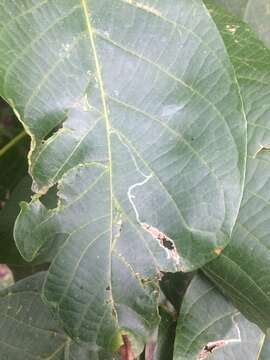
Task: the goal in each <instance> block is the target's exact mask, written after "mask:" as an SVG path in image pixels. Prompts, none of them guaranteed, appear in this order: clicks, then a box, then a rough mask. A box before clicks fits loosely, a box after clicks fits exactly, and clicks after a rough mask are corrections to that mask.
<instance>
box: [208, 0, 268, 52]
mask: <svg viewBox="0 0 270 360" xmlns="http://www.w3.org/2000/svg"><path fill="white" fill-rule="evenodd" d="M214 2H215V3H216V4H217V5H222V6H223V7H224V8H225V9H227V10H228V11H230V12H232V13H235V14H237V15H239V16H240V17H241V18H242V19H243V20H244V21H246V22H247V23H248V24H249V25H250V26H251V27H252V28H253V29H254V30H255V31H256V33H257V35H258V36H259V38H260V39H261V40H262V41H264V43H265V44H266V45H267V46H268V47H269V46H270V21H269V20H270V1H269V0H256V1H254V0H238V1H235V0H214Z"/></svg>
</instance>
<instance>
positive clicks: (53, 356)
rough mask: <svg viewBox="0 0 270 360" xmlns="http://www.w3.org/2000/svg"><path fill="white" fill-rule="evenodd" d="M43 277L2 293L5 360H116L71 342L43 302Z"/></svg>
mask: <svg viewBox="0 0 270 360" xmlns="http://www.w3.org/2000/svg"><path fill="white" fill-rule="evenodd" d="M43 280H44V273H39V274H36V275H34V276H32V277H29V278H27V279H25V280H22V281H21V282H18V283H16V285H14V286H13V287H11V288H8V289H6V290H2V291H0V313H1V317H0V326H1V332H0V353H1V358H2V359H5V360H9V359H10V360H21V359H27V360H37V359H43V360H63V359H65V360H78V359H80V360H89V359H91V360H114V359H115V360H116V358H117V355H112V354H105V353H104V352H99V351H93V350H91V349H90V348H88V347H87V346H82V345H80V344H76V343H74V342H72V341H71V339H70V338H69V337H68V336H67V335H66V334H64V333H63V331H62V329H61V328H60V326H59V324H58V323H57V322H56V321H55V319H54V318H53V316H52V314H51V313H50V312H49V311H48V308H47V307H46V306H45V305H44V304H43V302H42V301H41V286H42V283H43Z"/></svg>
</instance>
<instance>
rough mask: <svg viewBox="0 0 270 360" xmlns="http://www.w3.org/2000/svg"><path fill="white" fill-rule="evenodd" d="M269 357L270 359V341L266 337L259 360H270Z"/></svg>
mask: <svg viewBox="0 0 270 360" xmlns="http://www.w3.org/2000/svg"><path fill="white" fill-rule="evenodd" d="M269 357H270V341H269V339H268V338H267V337H266V336H265V337H264V339H263V341H262V344H261V351H260V353H259V356H258V358H257V360H267V359H269Z"/></svg>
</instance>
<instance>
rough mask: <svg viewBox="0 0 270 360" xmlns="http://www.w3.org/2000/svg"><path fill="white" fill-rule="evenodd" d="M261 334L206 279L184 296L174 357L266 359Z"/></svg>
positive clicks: (182, 359)
mask: <svg viewBox="0 0 270 360" xmlns="http://www.w3.org/2000/svg"><path fill="white" fill-rule="evenodd" d="M264 339H265V337H264V334H263V333H262V332H261V331H260V329H259V328H258V327H257V326H256V325H254V324H252V323H250V322H249V321H247V320H246V319H245V318H244V316H243V315H241V314H240V313H239V312H238V311H237V309H235V308H234V307H233V306H232V305H231V303H230V302H228V301H227V300H226V298H224V296H223V295H222V294H221V293H219V292H218V291H217V290H216V288H215V287H214V285H212V284H211V283H209V282H208V281H207V280H206V279H205V278H203V277H201V276H196V277H195V278H194V279H193V280H192V282H191V284H190V286H189V289H188V291H187V293H186V295H185V298H184V302H183V304H182V307H181V310H180V314H179V322H178V325H177V329H176V339H175V351H174V360H204V359H207V358H208V357H209V359H210V358H211V359H213V360H221V359H222V360H242V359H245V360H255V359H258V360H259V359H260V360H266V359H268V357H267V348H266V347H267V346H268V345H267V343H265V345H264Z"/></svg>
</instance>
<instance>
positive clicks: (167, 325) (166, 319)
mask: <svg viewBox="0 0 270 360" xmlns="http://www.w3.org/2000/svg"><path fill="white" fill-rule="evenodd" d="M160 316H161V320H160V325H159V328H158V336H157V341H156V344H155V347H153V357H152V358H151V357H149V358H147V357H146V360H148V359H149V360H150V359H151V360H164V359H166V360H171V359H172V358H173V344H174V337H175V328H176V320H175V319H173V318H172V316H171V315H170V314H169V313H168V312H166V311H164V310H162V309H161V310H160Z"/></svg>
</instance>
